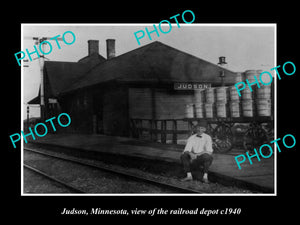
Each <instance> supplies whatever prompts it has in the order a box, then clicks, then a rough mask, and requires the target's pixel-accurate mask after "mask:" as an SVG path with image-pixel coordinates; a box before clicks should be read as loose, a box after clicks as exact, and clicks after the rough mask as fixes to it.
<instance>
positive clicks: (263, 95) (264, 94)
mask: <svg viewBox="0 0 300 225" xmlns="http://www.w3.org/2000/svg"><path fill="white" fill-rule="evenodd" d="M256 98H257V99H271V85H261V86H260V88H257V91H256Z"/></svg>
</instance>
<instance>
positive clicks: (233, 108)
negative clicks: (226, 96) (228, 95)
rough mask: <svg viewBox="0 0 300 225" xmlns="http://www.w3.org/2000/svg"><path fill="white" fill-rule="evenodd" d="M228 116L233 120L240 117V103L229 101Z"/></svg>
mask: <svg viewBox="0 0 300 225" xmlns="http://www.w3.org/2000/svg"><path fill="white" fill-rule="evenodd" d="M229 109H230V115H231V117H233V118H237V117H240V116H241V114H240V102H239V101H230V103H229Z"/></svg>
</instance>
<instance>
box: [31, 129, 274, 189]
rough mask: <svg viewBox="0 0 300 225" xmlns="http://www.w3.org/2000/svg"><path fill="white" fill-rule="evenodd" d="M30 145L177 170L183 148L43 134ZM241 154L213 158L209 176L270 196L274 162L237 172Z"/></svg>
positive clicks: (100, 137) (247, 166)
mask: <svg viewBox="0 0 300 225" xmlns="http://www.w3.org/2000/svg"><path fill="white" fill-rule="evenodd" d="M32 143H40V144H46V145H52V146H53V145H54V146H59V147H64V148H69V149H73V150H74V151H76V150H80V151H88V152H91V153H93V154H94V153H97V152H99V153H110V154H115V155H126V156H132V157H138V158H146V159H150V160H154V161H155V160H159V161H165V162H172V163H176V164H178V166H181V162H180V154H181V152H182V151H183V146H178V145H166V144H160V143H151V142H147V141H141V140H136V139H132V138H125V137H113V136H105V135H78V134H59V135H51V134H47V136H45V137H43V138H39V139H37V140H32ZM242 153H243V151H241V150H237V149H233V150H232V153H229V154H217V153H216V154H213V157H214V160H213V163H212V166H211V167H210V174H209V176H210V175H212V176H214V177H216V178H217V179H218V180H221V181H222V183H228V185H236V186H240V187H249V188H250V189H252V190H257V191H258V192H260V193H270V194H274V158H273V157H271V158H269V159H261V161H260V162H258V160H257V159H256V158H252V161H253V164H252V165H250V164H249V162H248V161H245V162H244V163H243V164H241V167H242V169H241V170H239V169H238V166H237V164H236V162H235V159H234V157H235V156H236V155H239V154H242Z"/></svg>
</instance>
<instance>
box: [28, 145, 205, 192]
mask: <svg viewBox="0 0 300 225" xmlns="http://www.w3.org/2000/svg"><path fill="white" fill-rule="evenodd" d="M24 150H26V151H30V152H34V153H37V154H41V155H46V156H49V157H52V158H57V159H60V160H65V161H68V162H73V163H77V164H79V165H84V166H88V167H92V168H95V169H98V170H101V171H105V172H109V173H113V174H117V175H120V176H123V177H126V178H128V179H131V180H132V179H133V180H137V181H140V182H145V183H149V184H154V185H156V186H160V187H164V188H168V189H171V190H174V191H177V192H179V193H198V194H199V193H202V192H200V191H198V190H196V189H193V188H187V187H184V186H181V185H179V184H178V185H174V184H171V183H170V182H164V181H160V180H157V179H155V178H152V177H145V176H141V175H139V174H135V173H130V172H126V171H124V170H120V169H118V168H108V167H105V166H101V165H99V164H96V163H91V162H87V161H86V160H83V159H80V158H75V157H69V156H66V155H59V154H52V153H49V152H47V153H46V152H43V151H39V150H36V149H31V148H24Z"/></svg>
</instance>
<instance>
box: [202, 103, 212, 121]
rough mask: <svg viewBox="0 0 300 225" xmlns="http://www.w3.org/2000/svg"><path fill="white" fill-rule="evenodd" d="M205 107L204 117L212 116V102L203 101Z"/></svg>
mask: <svg viewBox="0 0 300 225" xmlns="http://www.w3.org/2000/svg"><path fill="white" fill-rule="evenodd" d="M204 108H205V117H206V118H213V116H214V114H213V103H205V104H204Z"/></svg>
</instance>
